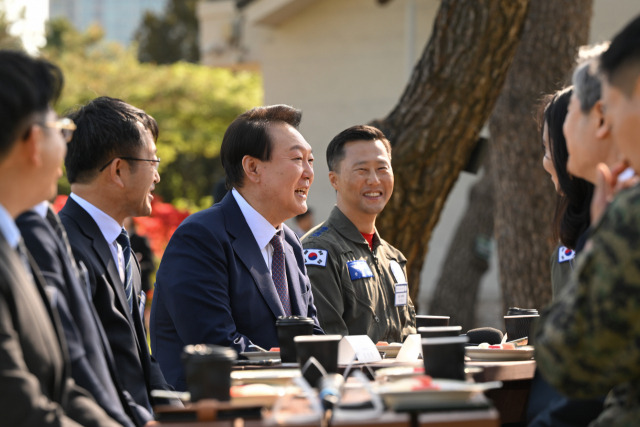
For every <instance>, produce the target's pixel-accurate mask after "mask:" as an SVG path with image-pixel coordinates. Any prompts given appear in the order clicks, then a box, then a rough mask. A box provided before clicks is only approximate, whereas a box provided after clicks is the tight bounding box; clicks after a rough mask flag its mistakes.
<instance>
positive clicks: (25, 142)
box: [18, 125, 44, 167]
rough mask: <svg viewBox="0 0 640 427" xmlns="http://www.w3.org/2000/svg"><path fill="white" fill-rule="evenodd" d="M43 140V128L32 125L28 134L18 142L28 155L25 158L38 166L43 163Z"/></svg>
mask: <svg viewBox="0 0 640 427" xmlns="http://www.w3.org/2000/svg"><path fill="white" fill-rule="evenodd" d="M43 141H44V133H43V130H42V128H41V127H40V126H38V125H31V127H30V128H29V130H28V131H27V136H26V137H25V138H24V139H21V140H20V141H19V142H18V144H20V147H21V149H22V150H23V152H24V153H25V155H26V157H25V158H27V159H28V161H29V162H30V163H31V164H33V165H35V166H37V167H39V166H41V165H42V157H41V153H42V143H43Z"/></svg>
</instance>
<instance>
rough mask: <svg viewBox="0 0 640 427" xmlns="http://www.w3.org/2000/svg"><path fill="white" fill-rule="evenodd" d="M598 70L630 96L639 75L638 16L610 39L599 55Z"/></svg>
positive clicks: (639, 19)
mask: <svg viewBox="0 0 640 427" xmlns="http://www.w3.org/2000/svg"><path fill="white" fill-rule="evenodd" d="M600 71H601V72H602V73H603V74H604V76H605V78H606V79H607V81H608V82H609V83H610V84H611V85H613V86H615V87H617V88H618V89H620V90H621V91H622V92H623V93H624V94H625V95H626V96H630V95H631V92H632V90H633V85H634V84H635V82H636V80H637V78H638V76H640V16H637V17H636V18H635V19H633V20H632V21H631V22H630V23H629V24H627V25H626V26H625V27H624V28H623V29H622V31H620V32H619V33H618V34H616V36H615V37H614V38H613V40H612V41H611V44H610V45H609V49H607V50H606V51H604V52H603V53H602V55H601V56H600Z"/></svg>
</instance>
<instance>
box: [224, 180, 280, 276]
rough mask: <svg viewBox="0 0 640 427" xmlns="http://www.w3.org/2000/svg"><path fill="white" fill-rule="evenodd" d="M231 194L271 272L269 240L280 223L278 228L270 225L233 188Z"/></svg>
mask: <svg viewBox="0 0 640 427" xmlns="http://www.w3.org/2000/svg"><path fill="white" fill-rule="evenodd" d="M231 194H232V195H233V198H234V199H236V202H237V203H238V206H239V207H240V210H241V211H242V215H243V216H244V219H245V220H246V221H247V224H249V228H250V229H251V233H252V234H253V237H254V239H256V242H257V243H258V247H259V248H260V252H261V253H262V257H263V258H264V262H265V263H266V264H267V267H268V268H269V272H271V259H272V257H273V247H271V243H270V242H271V239H272V238H273V236H274V235H275V234H276V232H278V231H280V230H281V229H282V225H280V227H279V228H274V227H273V225H271V223H270V222H269V221H267V220H266V219H265V217H263V216H262V215H260V213H259V212H258V211H257V210H255V209H254V208H253V207H252V206H251V205H250V204H249V203H248V202H247V201H246V200H245V199H244V197H242V195H240V193H238V191H237V190H236V189H235V188H234V189H232V190H231Z"/></svg>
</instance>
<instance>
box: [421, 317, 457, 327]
mask: <svg viewBox="0 0 640 427" xmlns="http://www.w3.org/2000/svg"><path fill="white" fill-rule="evenodd" d="M449 319H450V317H449V316H431V315H426V314H419V315H417V316H416V328H420V327H427V326H449Z"/></svg>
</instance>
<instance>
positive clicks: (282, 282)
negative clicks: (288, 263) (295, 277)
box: [270, 233, 291, 316]
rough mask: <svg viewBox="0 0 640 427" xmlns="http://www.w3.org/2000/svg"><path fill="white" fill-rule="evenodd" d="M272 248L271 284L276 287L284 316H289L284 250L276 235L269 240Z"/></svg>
mask: <svg viewBox="0 0 640 427" xmlns="http://www.w3.org/2000/svg"><path fill="white" fill-rule="evenodd" d="M270 243H271V246H272V247H273V258H272V260H271V277H272V278H273V284H274V285H276V290H277V291H278V296H279V297H280V302H282V308H284V314H285V315H287V316H291V301H290V300H289V287H288V286H287V273H286V270H285V266H284V248H283V246H282V239H281V238H280V234H279V233H276V234H275V235H274V236H273V238H272V239H271V242H270Z"/></svg>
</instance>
